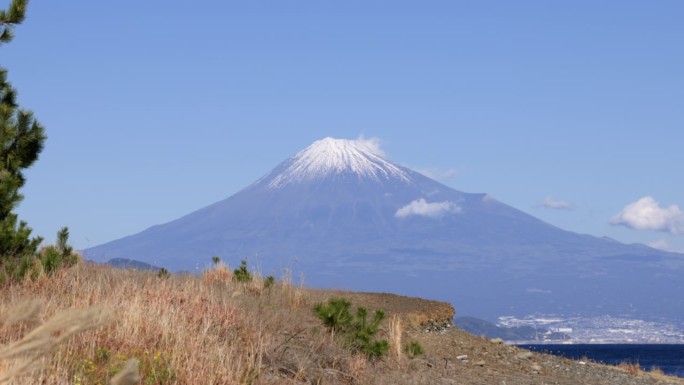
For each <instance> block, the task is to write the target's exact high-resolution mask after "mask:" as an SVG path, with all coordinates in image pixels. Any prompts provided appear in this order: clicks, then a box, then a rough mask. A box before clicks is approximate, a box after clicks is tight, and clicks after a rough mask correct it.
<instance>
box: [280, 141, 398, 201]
mask: <svg viewBox="0 0 684 385" xmlns="http://www.w3.org/2000/svg"><path fill="white" fill-rule="evenodd" d="M341 174H344V175H351V176H356V177H358V178H361V179H369V180H375V181H381V180H389V179H398V180H401V181H403V182H407V183H408V182H411V178H410V176H409V174H408V172H407V171H406V170H405V169H404V168H402V167H400V166H398V165H395V164H394V163H392V162H391V161H389V160H388V159H387V158H385V156H384V153H383V152H382V150H381V148H380V141H379V140H378V139H377V138H371V139H366V138H364V137H359V138H358V139H356V140H350V139H335V138H330V137H328V138H325V139H321V140H318V141H316V142H314V143H313V144H312V145H310V146H309V147H307V148H305V149H304V150H302V151H300V152H299V153H297V155H295V156H294V157H293V158H291V159H290V160H289V161H288V162H287V167H286V169H285V170H283V171H281V172H280V174H278V175H276V176H275V177H274V178H273V179H272V180H271V181H270V183H269V187H271V188H280V187H283V186H286V185H288V184H290V183H300V182H307V181H312V180H317V179H322V178H325V177H330V176H335V175H341Z"/></svg>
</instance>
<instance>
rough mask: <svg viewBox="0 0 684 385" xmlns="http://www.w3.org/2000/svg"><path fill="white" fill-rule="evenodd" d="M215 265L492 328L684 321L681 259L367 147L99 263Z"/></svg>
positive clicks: (298, 162)
mask: <svg viewBox="0 0 684 385" xmlns="http://www.w3.org/2000/svg"><path fill="white" fill-rule="evenodd" d="M213 255H218V256H221V257H222V258H223V259H224V260H227V261H229V262H231V263H234V264H235V263H237V261H239V260H240V259H242V258H248V259H250V263H251V264H252V265H258V266H259V267H260V268H261V270H262V271H263V272H264V273H266V274H272V273H276V274H277V272H278V271H280V270H281V269H283V268H290V269H293V270H295V273H300V272H301V273H304V274H305V276H306V281H307V283H309V284H311V285H314V286H325V287H337V288H351V289H356V290H375V291H392V292H396V293H398V294H407V295H418V296H425V297H429V298H434V299H439V300H446V301H449V302H452V303H453V304H454V305H455V306H456V307H457V309H459V310H460V311H462V312H463V313H460V314H471V315H477V316H480V317H483V318H490V319H492V318H495V317H496V316H499V315H503V314H514V315H515V314H530V313H534V312H563V313H583V314H589V313H590V314H603V313H607V314H611V313H620V314H623V313H629V314H635V315H639V316H645V315H649V316H653V315H654V314H659V315H665V316H668V317H678V318H681V319H684V315H682V314H681V313H682V310H681V309H684V302H682V301H683V300H682V298H684V289H682V285H681V284H680V283H679V281H680V280H679V279H678V277H679V276H681V273H682V272H683V270H682V261H683V260H684V259H683V258H682V256H681V255H679V254H672V253H665V252H661V251H658V250H654V249H651V248H648V247H646V246H642V245H624V244H621V243H617V242H614V241H610V240H606V239H600V238H596V237H592V236H587V235H579V234H575V233H572V232H568V231H564V230H561V229H559V228H557V227H555V226H552V225H550V224H548V223H545V222H543V221H540V220H538V219H536V218H534V217H532V216H530V215H527V214H525V213H523V212H522V211H519V210H517V209H515V208H512V207H510V206H508V205H506V204H503V203H501V202H499V201H497V200H495V199H493V198H492V197H490V196H489V195H486V194H470V193H464V192H461V191H457V190H454V189H452V188H449V187H447V186H444V185H442V184H440V183H438V182H436V181H434V180H431V179H429V178H427V177H425V176H424V175H422V174H419V173H417V172H414V171H412V170H410V169H407V168H405V167H402V166H399V165H396V164H394V163H392V162H391V161H389V160H388V159H386V158H385V157H384V155H383V154H382V153H381V152H379V151H378V150H377V147H376V146H374V145H373V144H372V143H371V142H368V141H363V140H356V141H353V140H339V139H332V138H326V139H323V140H320V141H317V142H315V143H314V144H312V145H311V146H310V147H308V148H306V149H304V150H303V151H301V152H299V153H298V154H297V155H295V156H294V157H293V158H291V159H289V160H287V161H285V162H283V163H281V164H280V165H279V166H278V167H276V168H275V169H274V170H273V171H272V172H270V173H269V174H267V175H266V176H264V177H263V178H261V179H259V180H258V181H257V182H255V183H254V184H252V185H251V186H249V187H247V188H245V189H244V190H242V191H240V192H238V193H237V194H235V195H233V196H231V197H229V198H227V199H225V200H223V201H220V202H217V203H215V204H213V205H210V206H207V207H205V208H202V209H200V210H198V211H195V212H193V213H190V214H188V215H187V216H184V217H182V218H179V219H177V220H174V221H172V222H169V223H166V224H163V225H159V226H154V227H151V228H149V229H147V230H145V231H143V232H141V233H138V234H135V235H132V236H129V237H126V238H123V239H120V240H116V241H113V242H110V243H107V244H104V245H100V246H97V247H94V248H91V249H88V250H87V251H86V256H87V257H88V258H91V259H95V260H97V261H105V260H109V259H111V258H130V259H136V260H141V261H145V262H148V263H152V264H154V265H157V266H164V267H167V268H168V269H170V270H197V269H201V268H203V267H204V266H207V265H208V264H209V263H210V258H211V256H213ZM624 290H632V291H633V293H630V294H629V295H628V297H629V299H630V301H629V302H627V301H625V300H624V298H623V297H625V292H624ZM676 295H679V296H678V297H677V296H676ZM677 306H678V307H677Z"/></svg>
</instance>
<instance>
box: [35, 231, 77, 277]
mask: <svg viewBox="0 0 684 385" xmlns="http://www.w3.org/2000/svg"><path fill="white" fill-rule="evenodd" d="M68 242H69V229H68V228H66V227H63V228H62V229H60V230H59V231H58V232H57V244H56V245H50V246H47V247H45V248H43V249H42V250H41V251H40V255H39V260H40V263H41V264H42V265H43V271H44V272H45V273H46V274H52V273H54V272H55V271H57V270H58V269H60V268H62V267H71V266H73V265H75V264H76V263H78V254H76V253H75V252H74V249H73V248H72V247H71V246H69V245H68Z"/></svg>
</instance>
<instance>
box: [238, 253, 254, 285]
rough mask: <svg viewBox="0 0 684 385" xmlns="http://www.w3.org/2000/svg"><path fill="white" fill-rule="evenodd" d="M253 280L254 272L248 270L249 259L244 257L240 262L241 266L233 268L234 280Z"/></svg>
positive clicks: (241, 281) (243, 281)
mask: <svg viewBox="0 0 684 385" xmlns="http://www.w3.org/2000/svg"><path fill="white" fill-rule="evenodd" d="M251 280H252V274H250V272H249V270H247V261H245V260H244V259H243V260H242V261H241V262H240V267H238V268H237V269H235V270H233V281H234V282H240V283H246V282H250V281H251Z"/></svg>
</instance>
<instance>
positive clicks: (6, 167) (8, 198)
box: [0, 0, 46, 264]
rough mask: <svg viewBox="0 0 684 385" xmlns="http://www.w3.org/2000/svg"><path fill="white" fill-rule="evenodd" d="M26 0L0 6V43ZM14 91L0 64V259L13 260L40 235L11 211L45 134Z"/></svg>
mask: <svg viewBox="0 0 684 385" xmlns="http://www.w3.org/2000/svg"><path fill="white" fill-rule="evenodd" d="M27 5H28V0H13V1H12V3H11V4H10V5H9V8H8V9H7V10H0V45H1V44H4V43H8V42H9V41H11V40H12V38H13V37H14V35H13V29H14V26H16V25H17V24H19V23H21V22H22V21H23V20H24V16H25V13H26V7H27ZM16 98H17V92H16V90H15V89H14V88H12V85H11V84H10V83H9V82H8V81H7V70H6V69H4V68H1V67H0V263H1V264H5V263H15V262H19V260H25V259H26V258H28V257H32V256H34V255H35V253H36V250H37V248H38V245H39V244H40V242H41V241H42V239H41V238H40V237H35V238H32V237H31V229H30V228H29V227H28V225H27V224H26V222H24V221H19V220H18V217H17V215H16V214H15V213H14V212H13V211H14V210H15V209H16V207H17V205H18V204H19V202H20V201H21V199H22V198H23V197H22V195H21V194H20V193H19V189H20V188H21V187H22V186H23V185H24V183H25V178H24V175H23V173H22V171H23V170H24V169H26V168H28V167H30V166H31V165H32V164H33V163H34V162H35V161H36V160H37V159H38V155H39V154H40V152H41V151H42V149H43V144H44V142H45V139H46V136H45V131H44V129H43V126H41V125H40V123H38V122H37V121H36V120H35V119H34V118H33V114H32V113H31V112H30V111H27V110H23V109H20V108H19V106H18V105H17V101H16Z"/></svg>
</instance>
